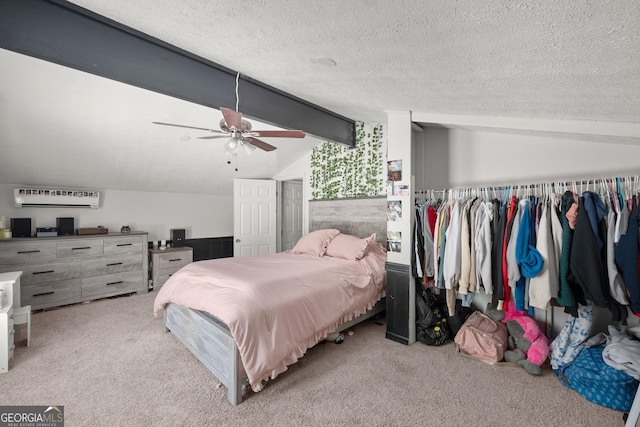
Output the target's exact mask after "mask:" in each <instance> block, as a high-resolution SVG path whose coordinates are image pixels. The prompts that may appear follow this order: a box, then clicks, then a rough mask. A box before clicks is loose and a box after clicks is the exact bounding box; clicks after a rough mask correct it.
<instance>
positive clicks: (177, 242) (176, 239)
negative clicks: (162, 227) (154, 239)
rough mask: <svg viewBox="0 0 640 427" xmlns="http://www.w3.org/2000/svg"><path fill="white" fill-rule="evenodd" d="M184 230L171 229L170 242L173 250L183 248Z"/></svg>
mask: <svg viewBox="0 0 640 427" xmlns="http://www.w3.org/2000/svg"><path fill="white" fill-rule="evenodd" d="M184 238H185V230H184V228H172V229H171V241H172V242H173V247H174V248H180V247H182V246H184Z"/></svg>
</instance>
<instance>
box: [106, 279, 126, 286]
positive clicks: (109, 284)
mask: <svg viewBox="0 0 640 427" xmlns="http://www.w3.org/2000/svg"><path fill="white" fill-rule="evenodd" d="M120 283H124V281H122V280H120V281H118V282H110V283H107V286H111V285H119V284H120Z"/></svg>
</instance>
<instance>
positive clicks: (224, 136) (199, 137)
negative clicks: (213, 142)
mask: <svg viewBox="0 0 640 427" xmlns="http://www.w3.org/2000/svg"><path fill="white" fill-rule="evenodd" d="M217 138H229V135H211V136H198V137H197V139H217Z"/></svg>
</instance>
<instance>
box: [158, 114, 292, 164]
mask: <svg viewBox="0 0 640 427" xmlns="http://www.w3.org/2000/svg"><path fill="white" fill-rule="evenodd" d="M220 111H221V112H222V116H223V117H224V118H223V119H222V120H220V130H217V129H209V128H201V127H195V126H185V125H177V124H173V123H163V122H153V123H154V124H156V125H165V126H175V127H181V128H187V129H197V130H203V131H207V132H211V133H214V134H215V135H209V136H199V137H198V139H216V138H226V139H227V141H226V143H225V145H224V149H225V151H226V153H227V155H228V156H235V155H236V154H237V153H238V148H239V147H242V148H243V149H244V150H245V152H246V153H247V154H251V153H252V152H253V151H254V150H255V149H256V148H260V149H261V150H264V151H273V150H275V149H276V147H274V146H273V145H271V144H267V143H266V142H264V141H261V140H259V139H258V138H257V137H261V138H304V136H305V133H304V132H303V131H301V130H253V129H252V128H251V123H250V122H249V121H247V120H245V119H243V118H242V113H241V112H239V111H234V110H232V109H230V108H225V107H221V108H220Z"/></svg>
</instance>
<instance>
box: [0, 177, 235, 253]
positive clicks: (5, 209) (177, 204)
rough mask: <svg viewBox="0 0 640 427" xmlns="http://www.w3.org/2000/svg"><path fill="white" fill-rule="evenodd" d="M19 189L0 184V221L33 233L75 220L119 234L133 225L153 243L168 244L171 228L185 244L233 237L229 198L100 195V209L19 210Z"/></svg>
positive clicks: (117, 192) (105, 192) (77, 224)
mask: <svg viewBox="0 0 640 427" xmlns="http://www.w3.org/2000/svg"><path fill="white" fill-rule="evenodd" d="M15 187H16V186H15V185H0V216H7V217H9V218H12V217H13V218H31V225H32V227H33V229H34V230H35V228H36V227H55V225H56V217H73V218H74V219H75V227H76V228H78V227H97V226H98V225H102V226H103V227H107V228H108V229H109V230H110V231H120V227H122V226H123V225H129V226H130V227H131V229H132V230H135V231H146V232H148V233H149V240H150V241H152V240H163V239H169V238H170V231H169V230H170V229H172V228H184V229H185V230H186V238H187V239H191V238H204V237H224V236H233V197H231V196H211V195H205V194H178V193H161V192H140V191H121V190H100V191H101V197H102V198H101V200H100V208H99V209H80V208H79V209H76V208H16V207H15V206H14V201H13V189H14V188H15ZM25 187H27V186H25ZM92 190H95V189H92Z"/></svg>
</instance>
